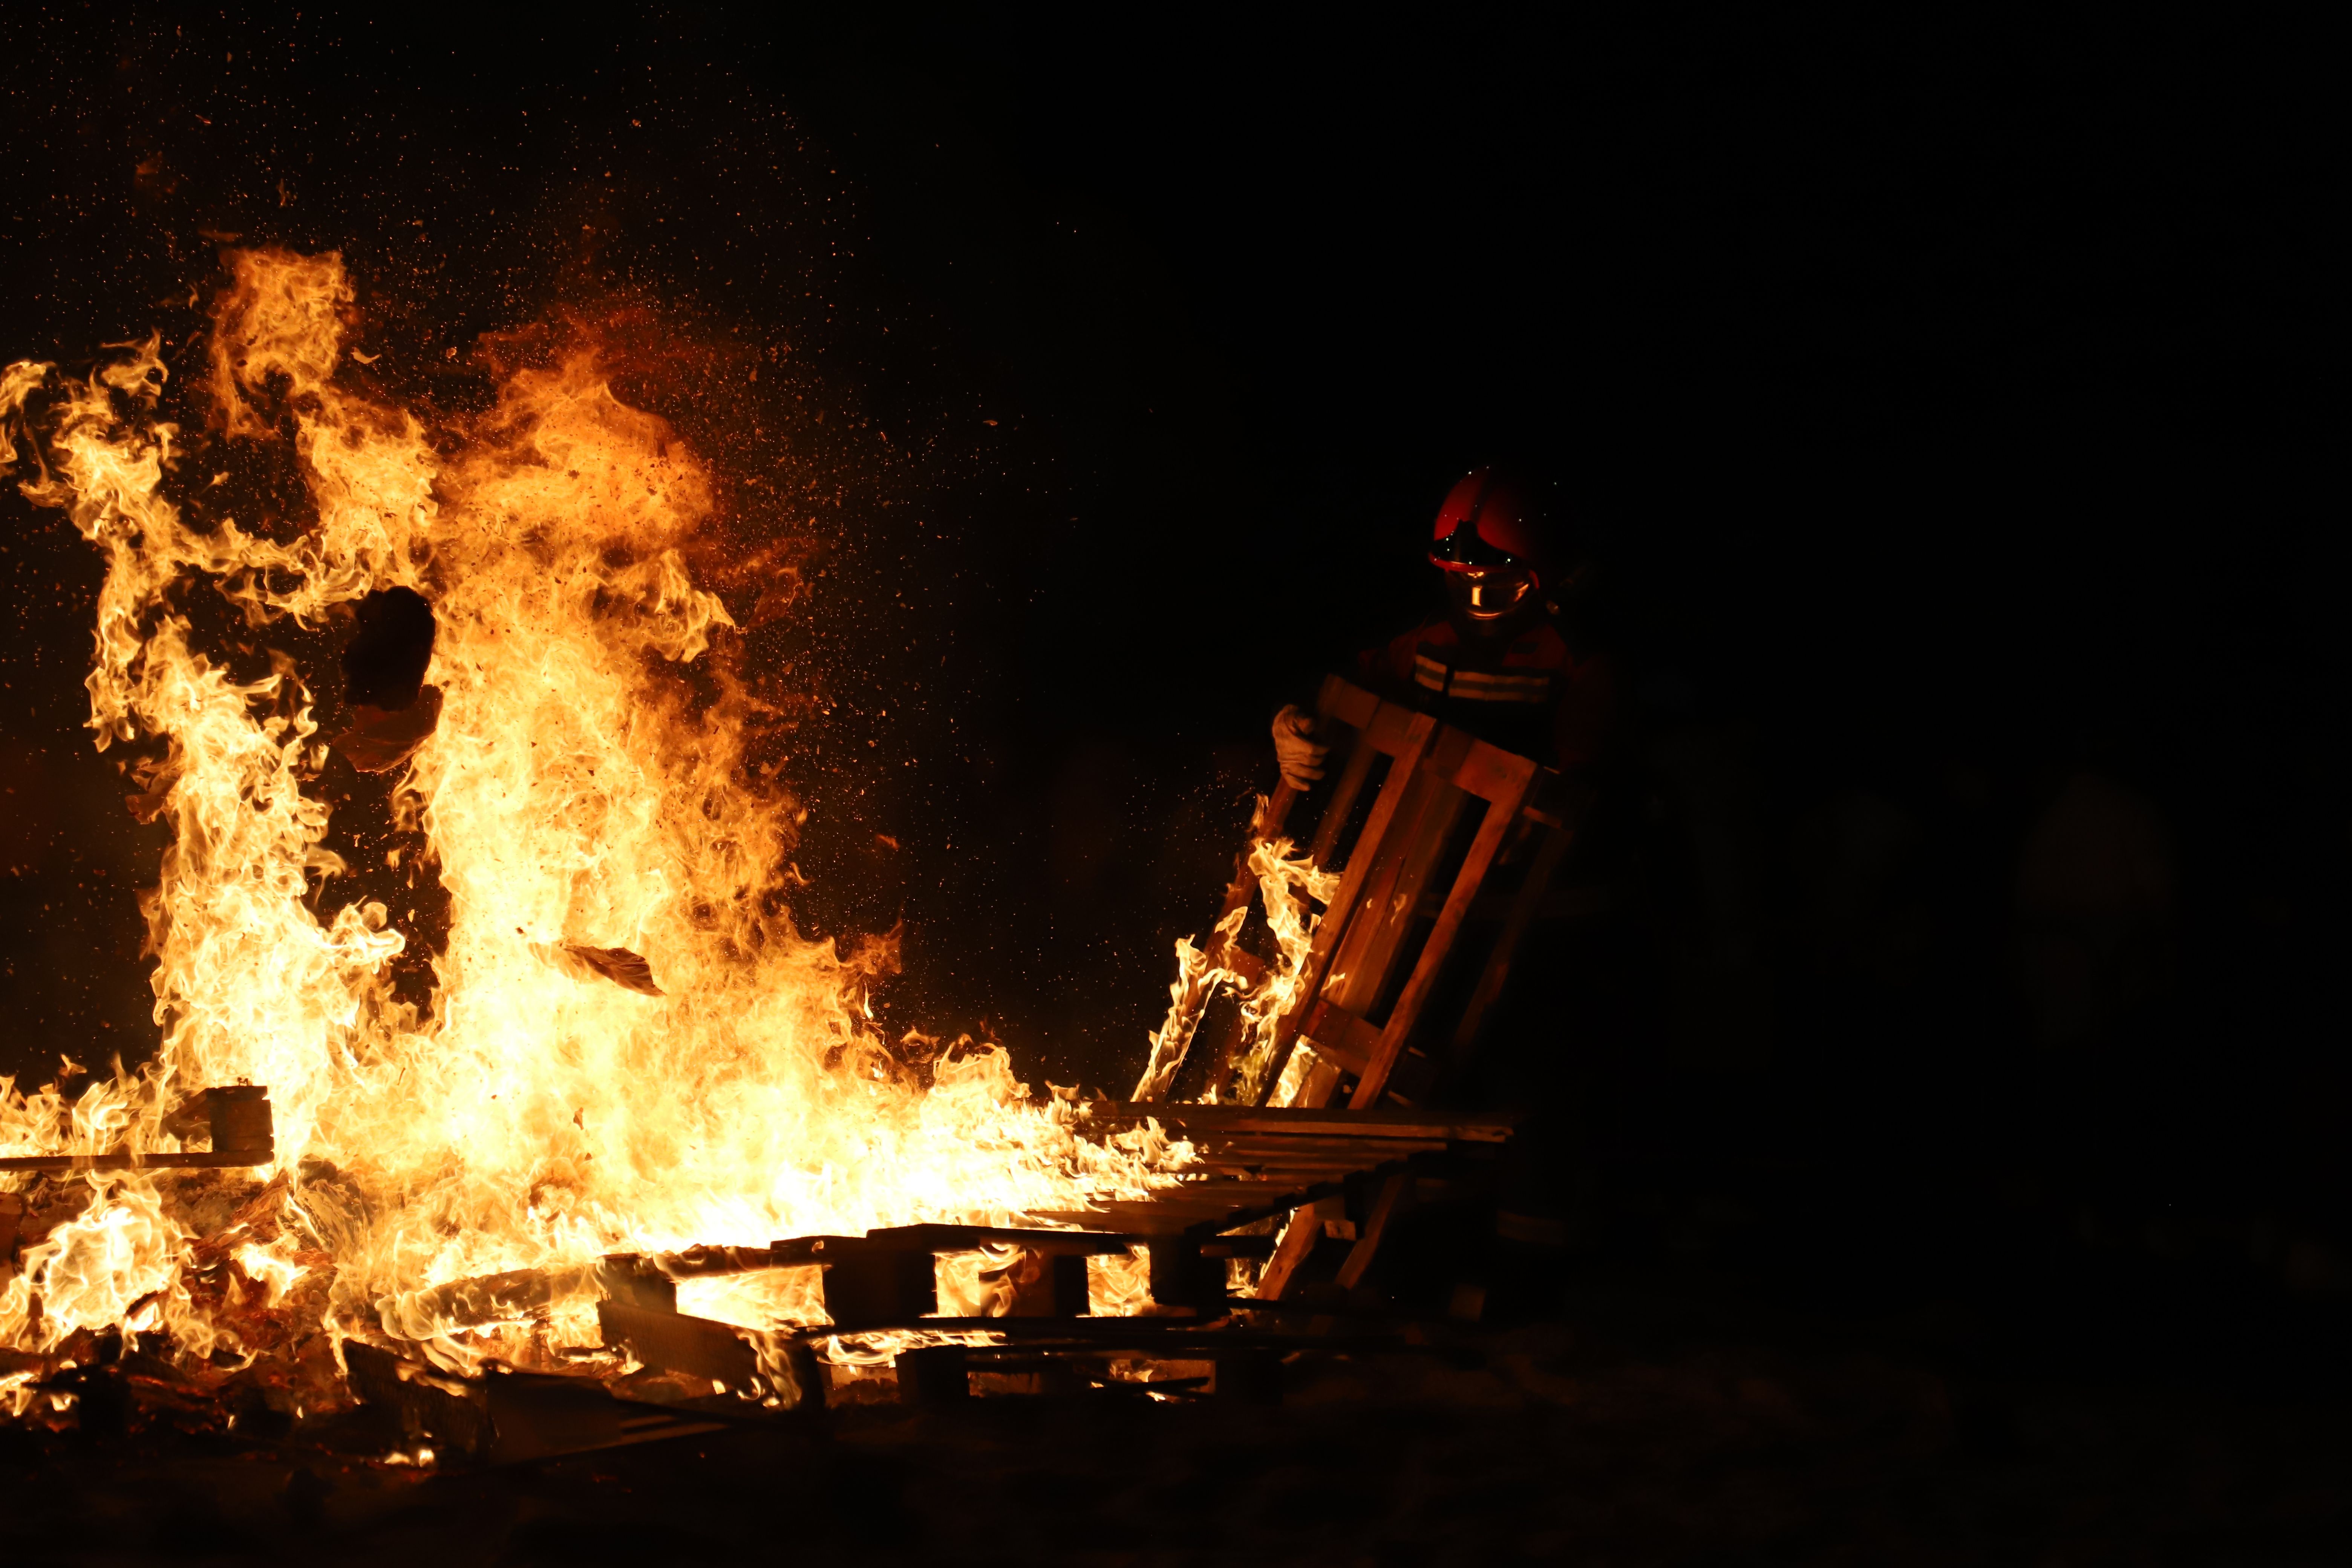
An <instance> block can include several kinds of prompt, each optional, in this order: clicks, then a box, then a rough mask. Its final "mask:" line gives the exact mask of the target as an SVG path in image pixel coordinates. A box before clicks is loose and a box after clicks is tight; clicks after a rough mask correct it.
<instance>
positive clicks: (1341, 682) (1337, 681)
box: [1315, 675, 1381, 730]
mask: <svg viewBox="0 0 2352 1568" xmlns="http://www.w3.org/2000/svg"><path fill="white" fill-rule="evenodd" d="M1315 706H1316V707H1317V708H1318V709H1319V710H1322V711H1323V712H1326V713H1328V714H1330V715H1331V716H1332V717H1333V718H1335V719H1337V720H1339V722H1341V723H1342V724H1348V725H1351V726H1353V727H1354V728H1356V729H1359V730H1361V729H1364V728H1366V727H1367V726H1368V725H1370V722H1371V719H1372V714H1373V712H1374V711H1375V710H1377V709H1379V707H1380V706H1381V700H1380V699H1379V698H1377V697H1375V696H1373V695H1372V694H1371V693H1370V692H1369V691H1367V690H1365V689H1363V688H1362V687H1360V686H1358V685H1357V684H1356V683H1355V682H1353V681H1351V680H1347V679H1342V678H1340V677H1339V676H1336V675H1327V676H1325V677H1324V678H1323V689H1322V690H1321V691H1320V692H1318V694H1317V696H1316V700H1315Z"/></svg>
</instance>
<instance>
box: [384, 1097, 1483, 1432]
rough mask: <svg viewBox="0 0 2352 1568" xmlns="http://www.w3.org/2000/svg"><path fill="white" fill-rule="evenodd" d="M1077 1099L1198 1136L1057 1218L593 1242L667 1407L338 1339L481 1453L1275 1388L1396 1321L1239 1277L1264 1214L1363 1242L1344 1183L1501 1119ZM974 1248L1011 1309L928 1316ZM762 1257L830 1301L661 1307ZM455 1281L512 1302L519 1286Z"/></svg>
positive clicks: (1268, 1231) (605, 1289) (409, 1416)
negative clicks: (1156, 1175) (1107, 1272)
mask: <svg viewBox="0 0 2352 1568" xmlns="http://www.w3.org/2000/svg"><path fill="white" fill-rule="evenodd" d="M1082 1120H1083V1122H1084V1124H1085V1125H1086V1126H1087V1128H1088V1129H1089V1130H1090V1131H1093V1132H1096V1133H1097V1134H1100V1135H1106V1136H1107V1135H1109V1134H1112V1133H1116V1132H1118V1131H1125V1130H1127V1129H1129V1128H1132V1127H1134V1126H1137V1125H1139V1124H1141V1123H1143V1122H1145V1121H1158V1122H1160V1125H1161V1126H1162V1127H1163V1129H1164V1130H1165V1131H1167V1132H1168V1133H1169V1134H1170V1136H1171V1137H1179V1138H1183V1139H1185V1140H1187V1141H1190V1142H1192V1143H1193V1145H1194V1147H1195V1149H1196V1150H1197V1152H1198V1162H1197V1164H1196V1166H1195V1169H1196V1170H1198V1171H1199V1172H1200V1174H1199V1175H1198V1176H1197V1177H1195V1178H1194V1179H1192V1180H1190V1181H1187V1182H1182V1183H1180V1184H1177V1185H1175V1186H1172V1187H1170V1188H1167V1189H1165V1190H1164V1191H1162V1192H1160V1193H1158V1194H1154V1196H1153V1197H1152V1198H1150V1199H1149V1200H1145V1201H1139V1202H1121V1203H1114V1204H1108V1205H1101V1206H1099V1207H1098V1208H1097V1209H1094V1210H1090V1211H1087V1212H1082V1213H1080V1212H1073V1213H1055V1214H1043V1215H1036V1216H1034V1217H1036V1218H1038V1219H1041V1220H1046V1221H1051V1222H1054V1223H1055V1224H1056V1225H1058V1226H1066V1227H1067V1228H1045V1227H1043V1226H976V1225H913V1226H893V1227H888V1228H885V1229H879V1230H874V1231H869V1232H867V1233H866V1234H865V1235H863V1236H805V1237H790V1238H786V1239H782V1240H779V1241H776V1242H774V1243H772V1244H771V1245H770V1246H768V1247H697V1248H692V1249H688V1250H686V1251H681V1252H674V1253H666V1254H658V1255H647V1254H635V1253H631V1254H617V1255H614V1256H612V1257H608V1258H604V1260H603V1262H602V1263H601V1264H600V1265H599V1267H598V1268H597V1269H596V1270H595V1276H594V1278H595V1284H596V1287H597V1289H598V1293H599V1295H598V1300H597V1303H596V1317H597V1323H598V1327H599V1329H600V1331H601V1334H602V1338H603V1341H604V1346H605V1348H606V1349H607V1350H608V1351H610V1352H615V1353H616V1354H618V1355H622V1356H625V1357H626V1359H627V1362H628V1363H633V1364H635V1365H637V1366H639V1367H642V1368H644V1369H646V1373H656V1374H662V1375H664V1376H665V1377H666V1378H667V1382H666V1383H664V1384H661V1385H660V1387H659V1393H660V1396H661V1398H662V1399H663V1401H664V1403H662V1404H660V1405H654V1404H650V1403H648V1402H647V1399H646V1395H645V1394H641V1393H638V1392H636V1390H637V1389H639V1388H643V1387H645V1386H647V1385H646V1384H645V1383H644V1382H643V1381H640V1382H639V1383H637V1384H634V1385H633V1384H632V1380H631V1377H630V1376H625V1377H620V1378H618V1379H616V1380H612V1385H611V1387H610V1389H609V1390H600V1388H599V1385H598V1384H597V1381H596V1379H595V1378H594V1377H593V1376H588V1375H583V1376H579V1377H571V1378H564V1377H555V1378H548V1377H544V1376H539V1377H533V1376H532V1375H530V1374H527V1373H512V1372H507V1371H503V1370H496V1371H493V1372H492V1373H490V1374H488V1375H487V1376H485V1377H481V1378H473V1379H467V1378H459V1377H455V1376H451V1375H449V1374H447V1373H439V1372H436V1371H434V1370H433V1369H431V1368H430V1367H427V1366H425V1365H424V1364H422V1363H417V1362H412V1361H405V1360H402V1359H401V1358H399V1357H398V1356H395V1355H394V1354H391V1353H390V1352H386V1351H384V1350H383V1349H379V1348H377V1347H374V1346H369V1345H363V1344H359V1343H356V1342H354V1343H352V1344H351V1345H348V1346H347V1347H346V1355H347V1357H351V1358H352V1359H351V1361H350V1365H351V1369H352V1382H353V1385H354V1387H355V1389H356V1390H357V1392H358V1393H359V1394H361V1396H362V1398H363V1399H365V1400H367V1401H369V1402H370V1403H371V1404H373V1405H378V1406H380V1407H381V1408H383V1410H385V1411H386V1412H388V1413H389V1414H390V1415H392V1416H393V1417H394V1419H395V1420H396V1421H397V1423H398V1424H399V1426H400V1429H401V1432H402V1433H403V1435H404V1437H405V1438H406V1439H407V1440H410V1441H412V1442H415V1443H418V1444H437V1445H438V1446H439V1447H440V1449H441V1450H442V1451H445V1452H450V1453H458V1454H467V1455H472V1456H475V1457H479V1458H523V1457H533V1456H536V1455H538V1454H541V1453H545V1452H555V1451H563V1450H566V1449H570V1448H577V1447H602V1446H607V1445H610V1444H615V1443H626V1442H642V1441H646V1440H649V1439H650V1438H652V1437H655V1436H673V1435H684V1434H686V1433H688V1432H689V1431H700V1430H709V1429H710V1425H709V1424H711V1423H716V1422H726V1421H732V1420H742V1419H747V1418H750V1419H757V1418H773V1417H775V1416H777V1415H784V1414H788V1413H800V1414H807V1413H812V1412H815V1411H821V1410H824V1409H825V1408H826V1407H827V1406H828V1405H832V1404H835V1403H836V1402H837V1401H838V1400H839V1399H840V1398H841V1397H842V1396H843V1394H844V1392H845V1384H846V1385H847V1389H848V1392H850V1393H852V1394H854V1395H863V1394H869V1393H870V1392H876V1391H878V1392H881V1393H884V1394H887V1395H889V1396H892V1397H895V1398H897V1399H898V1400H899V1401H901V1402H904V1403H908V1404H914V1405H927V1406H936V1405H953V1404H956V1403H960V1402H961V1401H963V1400H966V1399H969V1398H971V1397H973V1396H975V1394H1004V1393H1020V1394H1047V1395H1077V1394H1097V1395H1102V1396H1111V1397H1120V1396H1124V1397H1153V1398H1197V1397H1210V1398H1217V1399H1240V1400H1244V1401H1252V1402H1257V1401H1267V1400H1273V1399H1277V1398H1278V1397H1279V1394H1280V1386H1281V1381H1282V1370H1281V1369H1282V1366H1283V1363H1285V1361H1286V1359H1295V1358H1296V1357H1297V1356H1298V1355H1300V1354H1302V1353H1307V1354H1314V1353H1327V1352H1334V1351H1343V1350H1360V1349H1363V1348H1365V1347H1366V1346H1367V1344H1370V1343H1375V1342H1377V1343H1379V1344H1383V1345H1390V1344H1402V1343H1403V1342H1404V1341H1403V1340H1402V1339H1400V1338H1399V1337H1398V1336H1397V1334H1396V1333H1395V1332H1394V1330H1395V1327H1396V1325H1394V1324H1392V1323H1391V1324H1373V1325H1370V1328H1371V1333H1370V1337H1369V1338H1368V1337H1367V1336H1366V1335H1364V1334H1361V1333H1359V1334H1357V1335H1353V1336H1351V1337H1349V1339H1347V1340H1346V1341H1345V1342H1334V1341H1332V1340H1330V1339H1328V1338H1326V1337H1322V1336H1320V1335H1318V1334H1316V1333H1314V1332H1312V1329H1313V1328H1314V1327H1316V1326H1317V1324H1316V1321H1315V1320H1316V1319H1317V1318H1322V1319H1328V1316H1329V1314H1330V1312H1331V1310H1332V1309H1331V1307H1330V1305H1329V1304H1328V1303H1323V1304H1318V1305H1317V1306H1315V1307H1314V1308H1312V1309H1310V1310H1311V1312H1312V1314H1313V1317H1308V1316H1305V1315H1302V1310H1301V1309H1299V1308H1298V1307H1297V1304H1296V1303H1289V1302H1284V1301H1282V1300H1278V1299H1276V1296H1274V1295H1268V1294H1264V1293H1262V1292H1261V1293H1249V1292H1247V1291H1243V1290H1237V1289H1235V1285H1236V1279H1235V1277H1236V1275H1237V1274H1238V1275H1240V1276H1242V1277H1243V1278H1244V1279H1248V1278H1250V1277H1253V1276H1259V1275H1260V1274H1261V1271H1262V1269H1263V1268H1264V1266H1265V1264H1266V1263H1267V1262H1268V1260H1269V1259H1270V1258H1272V1257H1273V1256H1274V1254H1275V1252H1276V1247H1277V1246H1278V1237H1277V1235H1276V1230H1275V1226H1276V1223H1277V1222H1280V1221H1282V1220H1284V1219H1285V1218H1286V1216H1289V1215H1293V1214H1295V1213H1300V1212H1305V1213H1308V1214H1311V1215H1315V1216H1317V1222H1318V1225H1328V1226H1330V1227H1331V1228H1332V1230H1333V1232H1334V1233H1335V1234H1336V1233H1340V1232H1346V1233H1348V1234H1349V1235H1350V1236H1351V1237H1352V1247H1354V1248H1361V1247H1367V1246H1376V1245H1377V1239H1378V1238H1377V1232H1376V1230H1365V1231H1358V1230H1356V1229H1355V1228H1354V1227H1353V1226H1350V1224H1349V1221H1348V1220H1347V1219H1346V1218H1345V1217H1344V1216H1345V1215H1346V1213H1347V1212H1348V1209H1349V1199H1350V1195H1351V1194H1353V1195H1354V1197H1355V1199H1356V1200H1357V1205H1358V1206H1359V1207H1360V1206H1361V1203H1362V1201H1363V1197H1364V1194H1367V1193H1368V1192H1377V1191H1379V1190H1381V1184H1384V1183H1385V1182H1386V1181H1387V1180H1388V1179H1389V1178H1391V1176H1393V1175H1396V1174H1398V1173H1444V1172H1446V1171H1447V1170H1449V1169H1451V1168H1452V1167H1454V1166H1455V1165H1456V1164H1458V1163H1461V1162H1463V1161H1465V1160H1467V1161H1475V1160H1477V1159H1479V1158H1480V1157H1481V1156H1483V1155H1485V1154H1487V1153H1490V1152H1492V1151H1493V1150H1494V1149H1496V1147H1498V1146H1499V1145H1500V1143H1501V1142H1503V1140H1505V1139H1506V1138H1507V1136H1508V1135H1509V1126H1508V1123H1507V1121H1500V1120H1496V1119H1491V1118H1475V1117H1445V1116H1432V1115H1429V1114H1427V1113H1422V1112H1412V1111H1403V1110H1387V1111H1372V1112H1356V1111H1335V1110H1317V1109H1313V1108H1276V1109H1272V1110H1268V1109H1265V1108H1258V1107H1238V1106H1169V1107H1161V1106H1148V1105H1135V1104H1097V1105H1089V1106H1087V1107H1085V1108H1084V1110H1083V1113H1082ZM982 1251H985V1252H986V1253H988V1254H990V1255H991V1257H992V1260H993V1262H994V1268H995V1271H996V1273H997V1275H998V1276H999V1277H1000V1278H1002V1279H1003V1280H1005V1281H1006V1282H1007V1283H1008V1284H1009V1285H1010V1286H1011V1289H1009V1291H1008V1292H1007V1293H1006V1296H1005V1299H1004V1306H1005V1309H1006V1310H1005V1311H1004V1312H1003V1314H1002V1315H997V1316H987V1317H963V1316H948V1315H943V1314H942V1313H941V1311H940V1289H939V1278H940V1268H941V1266H942V1264H943V1263H944V1262H945V1261H946V1260H948V1259H950V1258H954V1257H956V1256H958V1255H964V1254H971V1253H974V1252H982ZM1138 1257H1140V1258H1142V1259H1143V1260H1144V1267H1145V1269H1146V1274H1147V1278H1148V1280H1149V1289H1150V1305H1149V1307H1148V1308H1147V1309H1146V1310H1144V1311H1142V1312H1140V1313H1137V1314H1134V1315H1108V1314H1105V1315H1097V1313H1095V1312H1094V1311H1093V1310H1092V1308H1091V1304H1090V1296H1089V1280H1088V1261H1089V1259H1092V1258H1118V1259H1127V1258H1138ZM779 1268H815V1269H818V1270H820V1271H821V1279H822V1286H821V1289H822V1301H823V1305H824V1314H825V1318H826V1320H827V1321H824V1322H822V1323H810V1324H806V1325H802V1326H797V1327H790V1328H783V1329H778V1330H773V1331H760V1330H754V1329H748V1328H744V1327H740V1326H739V1325H736V1324H732V1323H727V1322H721V1321H716V1320H714V1319H710V1318H705V1317H700V1316H697V1315H695V1314H693V1313H689V1312H682V1311H680V1310H678V1287H679V1285H680V1284H681V1283H682V1282H685V1281H689V1280H695V1279H708V1278H710V1277H713V1276H717V1275H731V1274H745V1273H751V1272H756V1271H759V1270H764V1269H779ZM467 1283H471V1284H473V1285H476V1286H478V1287H480V1288H479V1289H475V1290H473V1291H472V1292H471V1294H472V1295H474V1296H480V1297H482V1298H483V1299H484V1300H492V1299H497V1300H501V1301H503V1302H504V1303H505V1307H506V1308H507V1309H508V1310H511V1309H512V1308H513V1306H514V1305H515V1300H519V1298H517V1297H516V1294H515V1293H516V1291H517V1290H518V1289H521V1288H520V1287H519V1286H517V1285H516V1284H515V1283H514V1282H513V1281H509V1282H508V1283H507V1284H506V1285H505V1286H504V1287H502V1288H500V1289H490V1288H489V1287H488V1286H487V1285H485V1284H483V1282H479V1281H476V1282H467ZM445 1289H446V1288H445ZM886 1367H887V1376H882V1375H880V1374H881V1373H882V1372H883V1370H884V1369H885V1368H886ZM836 1369H840V1370H836ZM868 1369H870V1373H871V1374H870V1375H859V1373H861V1372H866V1371H868ZM842 1371H847V1372H849V1373H850V1375H849V1376H848V1377H847V1378H844V1377H843V1376H842ZM646 1373H637V1374H632V1376H634V1377H635V1378H638V1379H640V1380H643V1379H644V1378H645V1377H646ZM706 1388H707V1390H708V1393H707V1394H704V1393H702V1392H700V1391H701V1390H703V1389H706ZM682 1389H692V1390H694V1391H695V1392H693V1393H692V1394H685V1395H683V1396H682V1395H681V1390H682ZM567 1412H570V1413H571V1414H568V1415H567V1414H566V1413H567Z"/></svg>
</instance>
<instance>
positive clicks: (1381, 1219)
mask: <svg viewBox="0 0 2352 1568" xmlns="http://www.w3.org/2000/svg"><path fill="white" fill-rule="evenodd" d="M1411 1187H1412V1172H1411V1171H1398V1172H1396V1173H1393V1174H1391V1176H1390V1177H1389V1179H1388V1180H1387V1181H1385V1182H1383V1183H1381V1192H1380V1196H1378V1197H1376V1198H1374V1199H1373V1200H1372V1207H1371V1212H1370V1214H1369V1215H1366V1216H1365V1219H1364V1224H1363V1228H1362V1229H1361V1230H1360V1232H1359V1233H1358V1234H1357V1237H1356V1245H1355V1246H1353V1247H1349V1249H1348V1259H1347V1261H1346V1262H1344V1263H1342V1264H1340V1265H1339V1284H1340V1285H1341V1287H1342V1288H1343V1289H1349V1290H1352V1289H1355V1288H1356V1287H1357V1286H1359V1285H1360V1284H1362V1283H1363V1282H1364V1271H1365V1270H1366V1269H1368V1268H1370V1267H1371V1266H1372V1255H1373V1254H1374V1253H1376V1252H1378V1251H1379V1250H1380V1249H1381V1235H1382V1233H1383V1232H1385V1231H1386V1230H1387V1229H1388V1225H1389V1217H1390V1216H1391V1215H1393V1214H1395V1213H1396V1208H1397V1203H1398V1200H1400V1199H1401V1198H1402V1197H1403V1196H1404V1194H1405V1193H1406V1192H1407V1191H1408V1190H1410V1189H1411Z"/></svg>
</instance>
